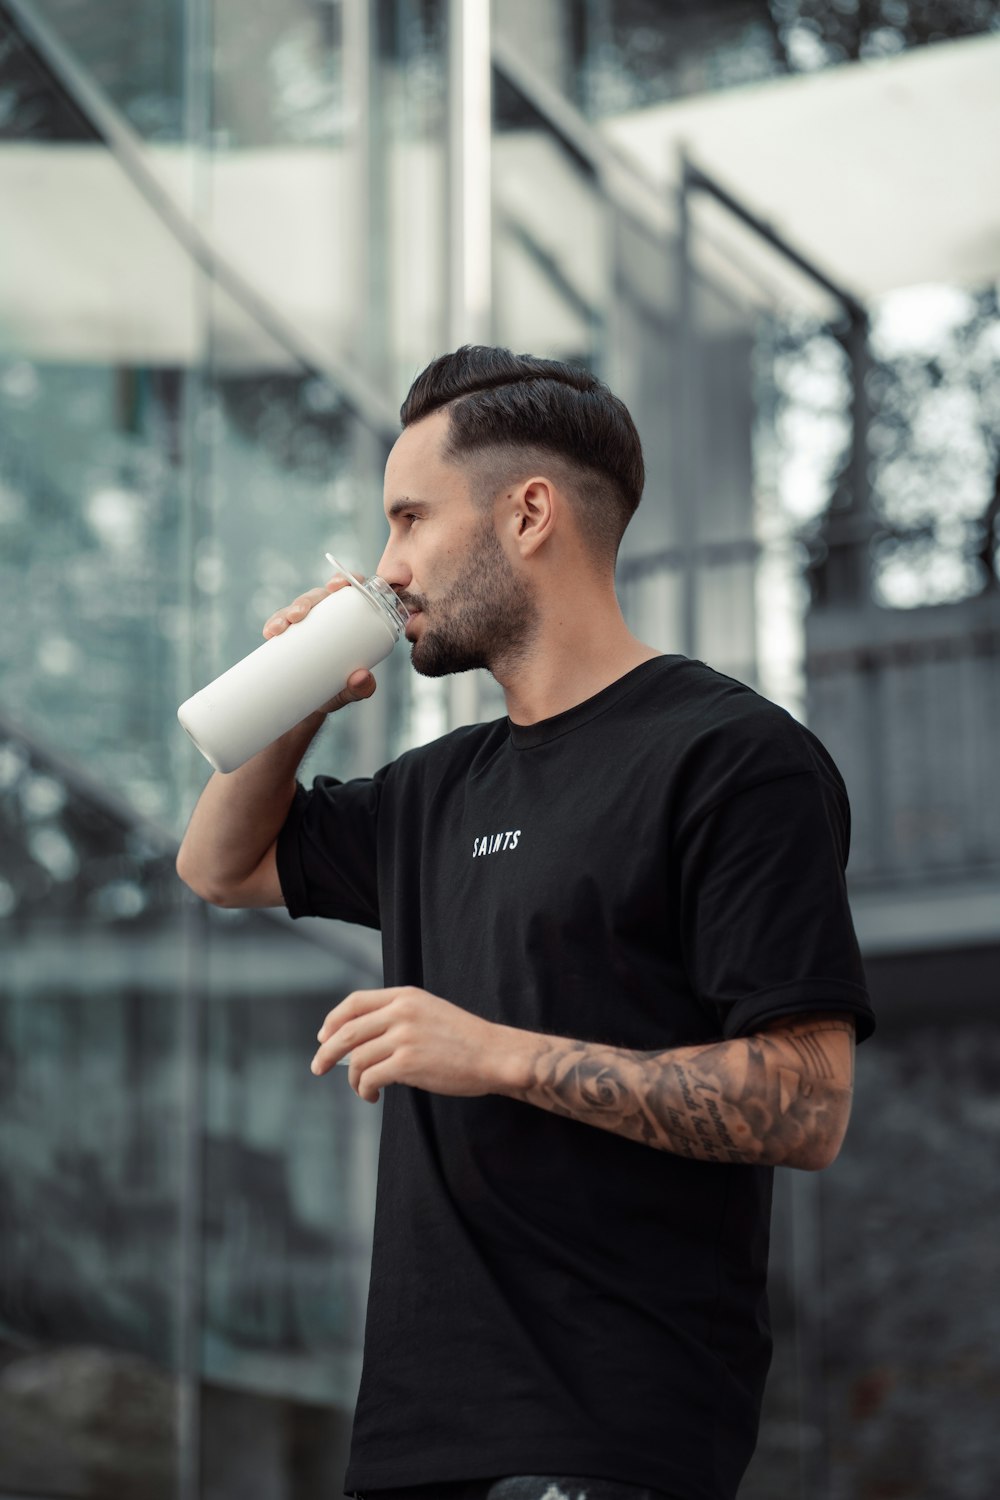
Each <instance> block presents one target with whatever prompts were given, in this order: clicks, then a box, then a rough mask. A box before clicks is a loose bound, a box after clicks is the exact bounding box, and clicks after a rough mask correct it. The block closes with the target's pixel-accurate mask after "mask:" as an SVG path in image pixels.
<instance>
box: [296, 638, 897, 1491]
mask: <svg viewBox="0 0 1000 1500" xmlns="http://www.w3.org/2000/svg"><path fill="white" fill-rule="evenodd" d="M848 838H849V813H848V805H847V798H846V795H845V791H844V786H843V782H842V781H841V778H840V775H839V773H838V772H837V769H836V767H835V766H834V764H833V762H832V761H831V759H830V757H829V755H828V754H827V753H826V751H825V750H824V749H823V747H822V745H821V744H820V743H819V741H818V740H817V739H816V738H815V736H814V735H812V734H811V733H809V731H808V730H806V729H804V728H802V727H801V726H800V725H799V724H797V723H796V722H795V720H794V719H792V718H791V716H790V715H788V714H787V713H785V712H784V710H782V709H779V708H777V707H775V705H774V704H772V703H769V702H768V701H767V700H766V699H764V698H761V697H760V696H759V695H758V694H756V693H754V692H753V691H751V690H750V689H749V688H747V687H745V686H743V685H742V684H740V683H737V682H735V681H733V680H732V679H730V678H728V677H724V676H722V675H721V674H719V673H717V672H715V671H713V670H712V669H711V668H709V667H707V666H705V665H704V664H703V663H701V662H697V661H690V660H688V659H687V658H686V657H679V656H661V657H657V658H655V659H654V660H652V661H649V662H646V663H644V664H643V665H642V666H639V667H637V668H636V669H635V670H633V671H631V672H629V673H628V674H627V675H626V676H624V677H622V678H621V679H619V680H618V681H617V682H615V683H613V684H612V685H611V686H610V687H608V688H606V689H604V691H603V692H600V693H598V694H597V695H596V696H595V697H593V698H591V699H588V700H587V701H586V702H584V703H581V704H579V705H577V706H576V707H575V708H572V709H570V710H569V711H568V712H566V713H562V714H559V715H557V716H556V717H554V718H552V719H548V720H545V721H543V722H541V723H538V724H533V725H530V726H527V727H525V726H519V725H516V724H511V723H510V722H509V721H508V720H507V719H501V720H498V721H496V722H494V723H491V724H483V725H475V726H472V727H469V728H465V729H459V730H456V731H455V732H454V733H452V734H448V735H446V736H444V738H442V739H440V740H437V741H435V742H434V743H433V744H430V745H427V746H424V747H423V748H422V749H419V750H414V751H411V752H409V753H408V754H405V755H403V756H401V757H400V758H399V759H398V760H397V761H395V762H393V763H392V764H391V765H390V766H388V767H386V768H385V769H384V770H382V771H379V772H378V774H377V775H375V776H374V777H372V778H371V779H365V780H359V781H351V782H348V783H346V784H341V783H339V782H337V781H334V780H333V779H331V778H328V777H324V776H320V777H317V778H316V779H315V781H314V783H313V789H312V791H310V792H306V791H305V790H303V789H302V788H301V787H300V788H299V791H298V794H297V797H296V801H295V803H294V805H293V807H292V809H291V812H290V814H289V818H288V821H287V823H286V825H285V827H284V829H283V831H282V834H281V837H280V839H279V843H278V870H279V874H280V879H281V884H282V889H283V892H284V895H285V898H286V902H287V905H288V909H289V911H290V912H291V914H292V915H293V916H303V915H307V914H309V915H317V916H326V917H337V918H341V919H343V920H346V921H351V922H360V923H364V924H366V925H369V926H372V927H380V928H381V930H382V934H383V952H384V962H385V982H386V984H387V985H393V984H412V985H419V986H421V987H424V988H426V989H428V990H431V991H432V992H433V993H435V994H438V995H442V996H444V997H445V998H446V999H448V1000H451V1001H453V1002H455V1003H456V1004H458V1005H461V1006H464V1007H465V1008H466V1009H468V1010H470V1011H472V1012H474V1013H475V1014H477V1015H480V1016H484V1017H486V1018H487V1019H489V1020H491V1021H499V1022H502V1023H505V1024H508V1025H513V1026H518V1027H523V1028H525V1029H527V1030H529V1031H538V1032H548V1033H552V1034H556V1035H561V1036H566V1037H572V1038H575V1039H579V1040H586V1041H598V1042H607V1043H612V1044H615V1045H617V1046H621V1047H629V1048H636V1049H641V1050H651V1049H655V1048H668V1047H671V1046H683V1045H688V1044H692V1043H699V1042H708V1041H712V1040H717V1039H719V1038H720V1037H735V1036H740V1035H744V1034H746V1033H749V1032H752V1031H753V1030H754V1029H755V1028H756V1027H758V1026H759V1025H760V1024H761V1023H762V1022H764V1021H771V1020H774V1019H775V1018H778V1017H782V1016H789V1015H793V1014H796V1013H801V1012H808V1011H842V1012H845V1013H848V1014H851V1015H853V1016H854V1017H855V1019H856V1021H857V1026H858V1033H859V1035H860V1036H865V1035H867V1034H868V1033H869V1031H870V1030H871V1029H872V1025H873V1022H872V1018H871V1009H870V1005H869V1001H868V997H867V994H866V992H865V981H864V974H863V970H862V966H861V960H860V957H859V954H858V948H857V943H856V941H855V937H854V931H853V928H852V924H851V917H850V912H849V909H848V903H847V895H846V891H845V884H844V865H845V863H846V859H847V848H848ZM334 1084H336V1080H334ZM770 1193H771V1171H770V1170H769V1169H768V1168H762V1167H750V1166H741V1165H723V1164H716V1163H705V1162H698V1161H691V1160H688V1159H686V1158H682V1157H679V1156H674V1155H671V1154H669V1153H667V1152H663V1151H659V1150H655V1149H653V1148H652V1147H650V1146H647V1145H642V1144H640V1143H637V1142H635V1141H632V1140H628V1139H626V1138H625V1137H622V1136H617V1135H615V1134H612V1133H610V1132H608V1131H605V1130H602V1129H598V1128H596V1127H594V1126H592V1125H587V1124H583V1123H581V1122H579V1121H575V1120H571V1119H567V1118H564V1117H562V1116H559V1115H556V1114H551V1113H549V1112H547V1111H545V1110H542V1109H539V1108H537V1107H536V1106H534V1105H531V1104H526V1103H523V1102H521V1101H519V1100H514V1099H509V1098H505V1097H500V1096H498V1095H486V1096H483V1097H480V1098H471V1099H461V1098H446V1097H442V1096H438V1095H434V1094H430V1093H426V1092H423V1091H421V1090H418V1089H412V1088H409V1087H406V1086H403V1085H395V1086H393V1087H390V1088H388V1089H387V1090H386V1091H385V1095H384V1115H383V1122H382V1143H381V1152H380V1158H379V1176H378V1190H377V1206H376V1219H375V1245H374V1254H373V1260H372V1273H371V1287H370V1293H369V1302H368V1319H367V1327H366V1333H365V1355H364V1368H363V1374H362V1380H361V1388H360V1393H359V1397H358V1404H357V1410H356V1413H355V1422H354V1436H353V1445H352V1450H351V1459H350V1465H349V1468H348V1472H347V1476H346V1479H345V1485H346V1489H347V1490H348V1491H351V1490H354V1489H359V1490H368V1489H378V1488H379V1487H393V1486H397V1485H406V1484H429V1483H433V1482H435V1481H437V1482H441V1481H445V1480H453V1479H462V1478H477V1477H487V1476H494V1475H502V1474H518V1473H524V1474H545V1473H560V1474H592V1475H595V1476H604V1477H609V1478H617V1479H619V1480H622V1481H626V1482H629V1481H631V1482H633V1483H635V1484H639V1485H649V1486H652V1487H653V1488H658V1489H661V1490H665V1491H667V1492H668V1493H669V1494H671V1495H676V1496H677V1497H679V1500H731V1497H732V1496H733V1495H734V1494H735V1492H736V1488H737V1485H738V1483H739V1479H740V1476H741V1475H742V1473H743V1470H744V1468H745V1466H746V1464H747V1462H748V1460H749V1458H750V1455H751V1453H752V1451H753V1446H754V1442H755V1439H756V1432H757V1424H758V1417H759V1409H760V1400H761V1394H762V1389H763V1383H764V1377H765V1374H766V1371H767V1366H768V1362H769V1358H770V1336H769V1329H768V1313H767V1300H766V1292H765V1273H766V1265H767V1246H768V1223H769V1209H770Z"/></svg>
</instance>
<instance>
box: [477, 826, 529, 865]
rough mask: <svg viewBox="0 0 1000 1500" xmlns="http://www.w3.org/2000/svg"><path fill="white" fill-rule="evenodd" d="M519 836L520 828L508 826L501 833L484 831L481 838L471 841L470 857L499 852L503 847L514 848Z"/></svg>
mask: <svg viewBox="0 0 1000 1500" xmlns="http://www.w3.org/2000/svg"><path fill="white" fill-rule="evenodd" d="M520 837H521V830H520V828H508V829H506V830H505V831H504V832H503V833H484V834H483V836H482V838H478V839H476V840H475V841H474V842H473V845H472V857H473V859H478V858H479V856H480V855H481V854H499V853H501V851H502V850H504V849H516V848H517V841H518V839H519V838H520Z"/></svg>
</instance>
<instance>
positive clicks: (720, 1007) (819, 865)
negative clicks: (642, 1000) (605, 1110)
mask: <svg viewBox="0 0 1000 1500" xmlns="http://www.w3.org/2000/svg"><path fill="white" fill-rule="evenodd" d="M849 818H850V813H849V808H848V804H847V796H846V793H845V792H844V791H843V789H842V787H839V786H837V785H836V783H834V782H833V781H832V780H830V779H828V778H826V777H824V776H823V775H821V774H819V773H817V772H814V771H802V772H797V773H793V774H789V775H783V776H779V777H776V778H773V779H771V780H767V781H764V782H762V783H761V784H758V785H755V786H751V787H749V788H747V789H745V790H743V791H740V792H738V793H735V794H734V795H731V796H729V797H727V798H726V799H725V800H724V801H722V802H720V803H719V804H717V805H716V806H715V807H713V808H712V809H711V810H710V811H708V812H707V813H705V815H704V816H702V817H701V818H700V819H699V820H698V822H697V823H696V824H695V826H694V827H693V828H692V829H690V830H689V831H688V832H687V833H686V835H685V836H684V838H683V839H682V840H681V841H680V844H681V852H680V870H679V877H680V882H681V890H680V900H681V923H682V937H683V944H684V961H685V968H686V970H687V973H688V976H689V978H690V980H691V982H692V984H693V986H694V988H695V991H696V994H697V995H698V998H699V999H700V1000H701V1002H702V1003H703V1004H704V1005H705V1006H706V1007H707V1008H708V1009H710V1010H711V1011H712V1012H713V1013H714V1015H715V1017H716V1018H717V1020H718V1023H719V1025H720V1026H721V1028H722V1032H723V1035H724V1036H727V1037H730V1036H742V1035H746V1034H747V1033H749V1032H752V1031H753V1030H755V1029H756V1028H757V1027H758V1026H760V1025H761V1024H762V1023H764V1022H765V1021H771V1020H779V1019H781V1018H782V1017H785V1016H792V1015H795V1014H797V1013H800V1012H804V1011H820V1010H822V1011H842V1012H845V1013H847V1014H850V1015H853V1016H854V1018H855V1021H856V1023H857V1035H858V1039H859V1040H863V1039H864V1038H865V1037H867V1036H869V1035H870V1034H871V1032H872V1031H873V1030H874V1026H875V1022H874V1016H873V1013H872V1007H871V1002H870V1000H869V998H868V993H867V988H866V984H865V975H864V968H863V966H862V962H861V954H860V952H859V950H858V944H857V939H856V937H855V934H854V924H853V922H852V920H851V912H850V907H849V904H848V898H847V885H846V880H845V875H844V870H845V866H846V864H847V852H848V842H849V836H850V822H849Z"/></svg>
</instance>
